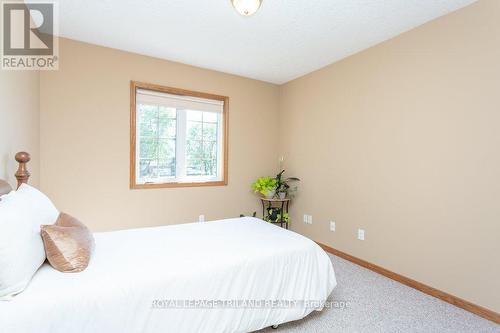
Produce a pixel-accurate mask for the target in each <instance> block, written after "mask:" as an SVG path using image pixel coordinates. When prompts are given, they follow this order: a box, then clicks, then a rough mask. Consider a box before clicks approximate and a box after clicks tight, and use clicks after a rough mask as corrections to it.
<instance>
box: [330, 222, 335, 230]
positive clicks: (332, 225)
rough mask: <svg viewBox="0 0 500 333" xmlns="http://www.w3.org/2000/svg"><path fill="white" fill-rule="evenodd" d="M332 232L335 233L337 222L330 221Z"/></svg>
mask: <svg viewBox="0 0 500 333" xmlns="http://www.w3.org/2000/svg"><path fill="white" fill-rule="evenodd" d="M330 231H335V221H330Z"/></svg>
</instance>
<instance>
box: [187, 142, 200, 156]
mask: <svg viewBox="0 0 500 333" xmlns="http://www.w3.org/2000/svg"><path fill="white" fill-rule="evenodd" d="M202 158H203V143H202V141H199V140H189V141H188V142H187V145H186V159H187V160H198V159H202Z"/></svg>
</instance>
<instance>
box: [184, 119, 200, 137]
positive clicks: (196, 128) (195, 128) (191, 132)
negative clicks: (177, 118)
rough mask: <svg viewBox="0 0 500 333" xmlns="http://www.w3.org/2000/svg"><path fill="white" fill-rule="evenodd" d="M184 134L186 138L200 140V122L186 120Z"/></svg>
mask: <svg viewBox="0 0 500 333" xmlns="http://www.w3.org/2000/svg"><path fill="white" fill-rule="evenodd" d="M186 134H187V139H188V140H201V123H198V122H192V121H188V123H187V133H186Z"/></svg>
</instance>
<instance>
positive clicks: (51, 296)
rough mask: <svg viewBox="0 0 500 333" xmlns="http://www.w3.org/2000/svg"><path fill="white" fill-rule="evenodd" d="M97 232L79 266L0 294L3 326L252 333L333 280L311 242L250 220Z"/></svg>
mask: <svg viewBox="0 0 500 333" xmlns="http://www.w3.org/2000/svg"><path fill="white" fill-rule="evenodd" d="M95 239H96V248H95V253H94V255H93V258H92V260H91V262H90V265H89V267H88V268H87V270H85V271H84V272H82V273H76V274H70V273H60V272H58V271H56V270H55V269H53V268H52V267H51V266H49V265H48V264H44V265H43V266H42V267H41V268H40V269H39V270H38V272H37V273H36V275H35V276H34V278H33V280H32V282H31V283H30V285H29V287H28V288H27V289H26V290H25V291H24V292H23V293H21V294H20V295H18V296H16V297H15V298H14V299H13V300H12V301H9V302H0V332H9V333H11V332H16V333H23V332H30V333H31V332H36V333H45V332H46V333H49V332H50V333H57V332H61V333H68V332H72V333H78V332H92V333H99V332H103V333H104V332H106V333H109V332H121V333H122V332H137V333H139V332H141V333H145V332H155V333H158V332H174V333H182V332H186V333H194V332H210V333H217V332H251V331H255V330H258V329H261V328H264V327H268V326H272V325H278V324H281V323H285V322H288V321H293V320H298V319H301V318H304V317H305V316H307V315H308V314H309V313H311V312H312V311H314V310H321V309H322V307H323V306H324V304H323V302H324V301H325V300H326V299H327V297H328V296H329V294H330V293H331V292H332V290H333V288H334V287H335V285H336V280H335V274H334V270H333V267H332V264H331V261H330V259H329V258H328V256H327V255H326V253H325V252H324V251H323V250H322V249H321V248H320V247H319V246H318V245H317V244H315V243H314V242H312V241H311V240H309V239H307V238H305V237H303V236H301V235H299V234H296V233H294V232H291V231H288V230H284V229H282V228H279V227H277V226H274V225H271V224H269V223H267V222H264V221H262V220H259V219H256V218H250V217H245V218H238V219H228V220H220V221H212V222H204V223H192V224H182V225H173V226H165V227H155V228H143V229H133V230H124V231H114V232H106V233H96V234H95Z"/></svg>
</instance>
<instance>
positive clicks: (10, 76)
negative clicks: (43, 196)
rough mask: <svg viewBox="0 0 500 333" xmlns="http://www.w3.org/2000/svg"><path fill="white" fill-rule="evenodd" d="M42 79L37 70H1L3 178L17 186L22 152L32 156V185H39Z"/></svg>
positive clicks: (0, 157) (0, 167) (0, 153)
mask: <svg viewBox="0 0 500 333" xmlns="http://www.w3.org/2000/svg"><path fill="white" fill-rule="evenodd" d="M39 79H40V75H39V73H38V72H37V71H4V70H0V178H1V179H5V180H7V181H9V183H11V185H13V186H15V184H16V178H15V177H14V173H15V172H16V170H17V166H18V164H17V162H16V161H15V160H14V155H15V154H16V153H17V152H18V151H28V152H30V153H31V157H32V160H31V162H30V164H29V169H30V171H31V172H32V174H33V175H32V177H31V179H30V183H31V184H34V185H38V184H39V176H40V171H39V155H40V154H39V148H40V145H39V134H40V131H39V129H40V113H39V87H40V80H39Z"/></svg>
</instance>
